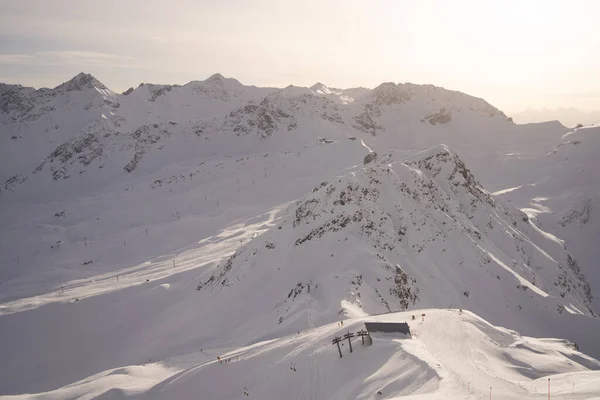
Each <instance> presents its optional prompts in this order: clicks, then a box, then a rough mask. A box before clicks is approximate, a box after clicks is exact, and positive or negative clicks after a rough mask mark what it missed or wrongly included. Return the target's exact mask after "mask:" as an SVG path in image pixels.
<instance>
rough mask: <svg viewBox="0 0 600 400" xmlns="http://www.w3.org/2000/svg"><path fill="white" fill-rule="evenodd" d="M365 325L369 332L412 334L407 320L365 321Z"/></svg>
mask: <svg viewBox="0 0 600 400" xmlns="http://www.w3.org/2000/svg"><path fill="white" fill-rule="evenodd" d="M365 327H366V328H367V331H369V333H373V332H384V333H403V334H405V335H410V328H409V327H408V324H407V323H406V322H365Z"/></svg>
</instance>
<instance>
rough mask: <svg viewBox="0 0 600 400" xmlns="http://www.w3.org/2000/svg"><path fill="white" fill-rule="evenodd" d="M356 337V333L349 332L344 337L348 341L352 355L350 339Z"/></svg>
mask: <svg viewBox="0 0 600 400" xmlns="http://www.w3.org/2000/svg"><path fill="white" fill-rule="evenodd" d="M352 337H354V333H352V332H350V331H348V333H346V334H345V335H344V339H348V345H349V346H350V353H352V342H351V341H350V338H352Z"/></svg>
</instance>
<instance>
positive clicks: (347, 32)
mask: <svg viewBox="0 0 600 400" xmlns="http://www.w3.org/2000/svg"><path fill="white" fill-rule="evenodd" d="M82 71H83V72H88V73H91V74H92V75H94V76H95V77H96V78H98V79H99V80H100V81H102V82H103V83H104V84H105V85H107V86H108V87H109V88H111V89H113V90H115V91H119V92H120V91H124V90H126V89H127V88H129V87H131V86H137V85H138V84H139V83H141V82H152V83H177V84H184V83H186V82H189V81H191V80H202V79H205V78H206V77H208V76H210V75H212V74H213V73H216V72H219V73H221V74H223V75H225V76H227V77H234V78H236V79H238V80H239V81H241V82H242V83H244V84H253V85H258V86H280V87H281V86H287V85H289V84H294V85H298V86H311V85H313V84H314V83H316V82H323V83H325V84H326V85H329V86H332V87H341V88H348V87H356V86H364V87H371V88H372V87H375V86H377V85H379V84H380V83H382V82H390V81H392V82H413V83H421V84H434V85H438V86H443V87H445V88H448V89H454V90H460V91H462V92H465V93H468V94H471V95H474V96H477V97H483V98H484V99H486V100H487V101H488V102H490V103H491V104H493V105H494V106H496V107H499V108H500V109H502V110H504V111H507V112H510V111H520V110H523V109H527V108H538V109H539V108H544V107H548V108H555V107H576V108H578V109H580V110H584V111H585V110H597V109H599V108H600V1H596V0H589V1H584V0H564V1H558V0H540V1H534V0H518V1H513V0H498V1H494V0H418V1H417V0H413V1H403V0H369V1H354V0H320V1H316V0H303V1H291V0H195V1H192V0H172V1H164V0H103V1H80V0H18V1H13V0H0V82H4V83H19V84H22V85H26V86H33V87H55V86H57V85H58V84H60V83H61V82H64V81H67V80H69V79H70V78H72V77H73V76H74V75H76V74H77V73H79V72H82Z"/></svg>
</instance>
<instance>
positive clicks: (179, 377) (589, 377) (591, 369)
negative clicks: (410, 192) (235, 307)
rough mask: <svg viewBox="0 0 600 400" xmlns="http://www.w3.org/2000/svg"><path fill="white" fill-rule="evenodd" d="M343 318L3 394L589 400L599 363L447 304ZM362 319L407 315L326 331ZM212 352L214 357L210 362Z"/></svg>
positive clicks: (599, 383) (597, 387)
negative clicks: (394, 329)
mask: <svg viewBox="0 0 600 400" xmlns="http://www.w3.org/2000/svg"><path fill="white" fill-rule="evenodd" d="M421 311H423V312H425V313H426V318H425V321H424V322H421V321H418V322H417V321H410V315H411V313H409V312H405V313H394V314H386V315H381V316H378V317H363V318H356V319H351V320H346V321H345V324H344V326H343V327H340V326H339V324H330V325H325V326H322V327H319V328H315V329H311V330H307V331H302V332H299V333H297V334H293V335H290V336H287V337H282V338H279V339H275V340H271V341H266V342H260V343H256V344H253V345H250V346H245V347H242V348H237V349H233V350H230V351H227V352H222V351H221V350H222V349H212V348H211V349H202V350H201V351H200V350H198V349H196V351H195V352H190V353H188V354H187V355H186V356H184V357H179V358H174V359H169V360H164V361H159V362H150V363H147V364H144V365H139V366H128V367H124V368H118V369H112V370H107V371H105V372H102V373H99V374H95V375H93V376H90V377H88V378H86V379H84V380H81V381H78V382H74V383H73V384H71V385H68V386H65V387H62V388H60V389H56V390H53V391H49V392H44V393H39V394H32V395H21V396H6V397H4V398H7V399H42V398H43V399H74V398H111V399H120V398H139V399H142V398H164V399H167V398H169V399H173V398H177V399H192V398H193V399H197V398H205V399H238V398H239V399H241V398H246V397H253V398H261V399H281V398H289V399H308V398H310V399H349V398H352V399H378V398H382V399H393V398H408V399H411V398H419V399H436V398H446V399H455V398H456V399H458V398H469V399H482V398H488V397H487V396H488V394H489V390H490V388H491V390H492V393H493V396H494V398H504V399H530V398H531V399H533V398H539V396H540V395H542V394H544V395H545V393H546V391H547V379H551V393H552V397H553V398H558V399H592V398H597V395H598V394H599V393H600V375H599V374H600V371H599V369H600V362H598V361H597V360H594V359H592V358H590V357H587V356H585V355H583V354H581V353H579V352H577V351H575V350H574V349H573V348H572V346H571V344H569V343H568V342H566V341H561V340H556V339H534V338H531V337H524V336H521V335H519V334H518V333H517V332H514V331H510V330H507V329H504V328H499V327H495V326H493V325H491V324H489V323H488V322H487V321H485V320H483V319H481V318H479V317H478V316H476V315H475V314H472V313H470V312H467V311H464V312H462V313H458V312H457V310H431V309H428V310H416V311H415V312H417V313H421ZM365 321H385V322H395V321H408V322H409V324H410V328H411V333H412V338H411V337H406V336H403V335H394V334H377V333H376V334H373V335H372V344H371V345H368V346H364V345H362V344H361V339H359V338H354V339H352V347H353V351H352V353H350V352H349V348H348V343H347V342H346V341H344V342H342V343H343V346H342V354H343V357H342V358H339V356H338V351H337V349H336V348H335V346H332V343H331V340H332V338H333V337H335V336H338V335H343V334H344V333H345V332H347V331H351V332H356V331H358V330H360V329H364V322H365ZM216 355H220V357H221V358H222V362H218V361H217V360H216Z"/></svg>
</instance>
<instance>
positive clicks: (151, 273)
mask: <svg viewBox="0 0 600 400" xmlns="http://www.w3.org/2000/svg"><path fill="white" fill-rule="evenodd" d="M0 107H1V108H0V132H1V133H2V136H1V137H0V141H1V143H0V149H1V150H0V167H1V168H0V182H2V184H1V185H0V226H1V228H0V255H1V257H0V301H2V302H3V303H2V304H0V325H1V326H0V343H1V346H2V350H3V351H2V353H3V360H6V361H5V362H4V363H3V365H2V369H1V370H0V376H2V378H1V380H0V387H3V388H8V389H5V390H4V391H3V392H5V393H15V394H16V393H24V392H31V393H33V392H35V393H38V392H47V391H51V390H54V389H58V388H63V389H65V388H64V387H65V386H66V385H69V384H71V383H73V382H76V381H80V380H82V379H86V378H88V377H89V379H86V380H85V382H79V383H78V384H77V385H76V387H77V388H78V389H76V390H75V391H74V392H71V391H70V390H72V389H69V388H67V389H66V390H67V391H68V393H70V394H68V395H67V394H65V393H67V392H65V391H62V390H63V389H61V391H59V392H54V393H51V394H40V396H50V398H65V397H67V398H68V397H69V396H75V394H73V393H87V394H89V393H96V392H94V390H96V389H93V388H107V387H108V388H110V387H114V388H117V387H120V386H119V385H116V386H111V385H113V384H112V383H109V384H105V383H106V382H112V378H110V376H113V375H119V374H121V372H119V371H120V370H118V369H117V370H115V368H119V367H125V366H130V367H127V368H128V369H127V371H130V372H126V373H124V376H125V379H126V380H127V381H128V382H133V381H135V382H136V383H135V384H133V386H135V387H138V388H139V387H145V388H146V389H148V388H150V387H151V386H153V385H154V384H156V383H158V382H160V381H162V380H164V379H166V378H168V377H169V376H171V375H172V373H174V371H175V372H177V373H182V374H189V373H191V372H190V371H187V372H184V371H186V370H187V369H188V368H193V367H196V366H199V365H204V363H205V362H207V361H208V359H207V358H206V357H207V356H206V354H204V353H203V352H202V351H201V352H200V353H198V350H199V349H212V351H217V352H219V354H223V352H226V351H229V350H233V349H236V348H239V347H242V346H246V345H248V344H253V343H256V342H257V341H260V340H262V339H275V338H279V337H280V336H281V335H286V334H290V333H294V332H297V331H299V330H306V329H310V328H314V329H315V330H314V331H312V332H313V333H314V335H315V336H312V337H313V338H315V340H316V342H319V343H320V342H321V341H325V340H330V338H329V337H327V338H325V337H324V336H323V335H322V333H323V332H326V333H327V334H329V332H330V331H329V330H328V329H329V328H327V329H325V328H322V329H321V328H319V326H321V325H323V324H328V323H330V322H331V321H337V320H339V319H342V318H347V317H360V318H363V316H364V315H365V314H373V313H382V312H383V313H387V312H389V311H398V310H405V309H406V310H408V312H409V313H410V312H411V310H415V309H417V308H429V307H436V308H440V307H442V308H443V307H454V308H463V309H469V310H472V311H474V312H475V313H477V314H478V315H480V316H481V317H483V318H485V319H487V320H489V321H490V322H492V323H494V324H498V325H503V326H507V327H510V328H514V329H518V330H519V331H521V333H523V334H526V335H534V336H538V337H548V336H554V337H559V338H566V339H569V340H572V341H575V342H577V344H578V345H579V346H580V348H581V349H582V350H583V351H585V352H587V353H589V354H590V355H592V356H596V357H598V356H600V348H598V346H597V341H595V339H594V337H593V336H590V335H589V333H590V332H595V331H597V330H598V329H599V323H598V321H599V320H598V319H597V318H596V317H595V311H594V309H595V310H598V304H600V303H598V302H597V299H594V298H593V297H594V294H595V293H596V292H597V291H598V289H597V287H598V285H600V273H598V270H597V268H595V267H596V264H595V259H596V258H597V256H598V252H597V250H596V247H597V246H595V245H594V244H595V243H596V241H597V239H596V238H599V237H600V236H599V235H598V232H600V231H599V230H598V226H599V225H598V220H597V218H594V215H595V214H594V210H595V209H596V208H597V207H596V203H597V198H596V197H597V190H598V184H597V179H596V175H597V174H596V173H595V170H596V169H594V168H593V166H594V165H595V163H596V162H595V158H594V154H595V150H594V149H595V148H596V142H597V140H596V139H597V138H598V135H597V130H595V129H578V130H576V131H575V132H572V133H571V131H570V130H569V129H567V128H565V127H564V126H562V125H561V124H560V123H557V122H550V123H541V124H528V125H517V124H514V123H513V122H512V121H511V120H510V119H509V118H507V117H506V116H505V115H504V114H503V113H502V112H501V111H500V110H498V109H496V108H495V107H493V106H492V105H490V104H489V103H487V102H486V101H485V100H483V99H479V98H475V97H472V96H469V95H466V94H464V93H460V92H456V91H451V90H447V89H444V88H440V87H435V86H432V85H414V84H409V83H399V84H395V83H383V84H381V85H380V86H378V87H377V88H375V89H373V90H371V89H365V88H352V89H335V88H330V87H327V86H326V85H324V84H321V83H318V84H316V85H313V86H312V87H310V88H304V87H297V86H288V87H285V88H281V89H279V88H259V87H254V86H246V85H243V84H242V83H240V82H238V81H237V80H235V79H231V78H225V77H223V76H221V75H220V74H215V75H213V76H211V77H209V78H208V79H206V80H204V81H193V82H190V83H188V84H185V85H156V84H149V83H144V84H142V85H140V86H139V87H137V88H135V89H133V88H132V89H130V90H127V91H126V92H125V93H123V94H118V93H115V92H112V91H111V90H110V89H108V88H106V87H105V86H104V85H103V84H102V83H101V82H99V81H98V80H97V79H96V78H94V77H92V76H91V75H87V74H80V75H78V76H76V77H75V78H73V79H72V80H71V81H68V82H66V83H64V84H62V85H59V86H58V87H56V88H54V89H39V90H36V89H32V88H24V87H21V86H18V85H4V84H1V85H0ZM440 143H446V144H447V145H448V146H440ZM582 143H585V145H582ZM428 148H429V150H427V151H423V150H424V149H428ZM392 149H402V150H392ZM450 149H452V150H450ZM375 153H377V154H379V156H376V155H375ZM467 166H468V168H467ZM471 171H473V173H471ZM475 176H476V177H477V179H478V180H479V182H478V181H477V180H475V178H474V177H475ZM321 182H323V183H322V184H320V183H321ZM484 188H485V189H484ZM313 190H314V191H313ZM307 193H308V194H307ZM492 193H494V194H492ZM261 234H262V235H261ZM194 289H198V290H194ZM124 305H125V306H124ZM223 310H228V311H227V312H228V314H226V313H224V312H223ZM473 318H477V317H473ZM133 319H134V320H135V322H136V323H135V324H134V325H135V326H134V327H131V321H132V320H133ZM56 321H60V323H59V324H57V323H56ZM357 323H358V322H357ZM8 326H10V327H11V329H4V327H8ZM72 327H77V328H76V329H73V328H72ZM320 329H321V330H320ZM48 332H50V333H48ZM319 332H321V333H319ZM486 332H487V331H486ZM485 334H486V335H487V333H485ZM311 335H312V333H311ZM317 338H318V339H317ZM278 340H279V341H280V342H279V343H284V342H285V343H287V342H286V340H287V339H278ZM90 341H91V342H94V343H97V346H94V347H93V348H91V347H90V346H89V343H90ZM67 342H68V343H69V347H68V351H65V346H64V343H67ZM316 342H315V343H316ZM297 344H298V343H295V344H292V345H291V346H292V347H293V346H296V345H297ZM529 345H531V343H529V344H527V346H529ZM261 346H262V345H261ZM285 346H287V344H285V345H284V346H283V347H282V348H286V349H287V347H285ZM536 346H537V345H536ZM540 346H542V347H544V346H545V345H540ZM557 346H558V347H555V346H553V345H552V346H550V347H544V350H543V351H547V352H548V353H551V352H556V351H559V350H560V351H561V352H562V354H563V355H564V354H565V349H563V348H561V349H559V347H561V346H562V345H557ZM320 348H321V347H320V345H319V346H317V347H315V348H314V351H320V350H318V349H320ZM212 351H209V353H210V354H212ZM269 351H270V350H269ZM277 351H278V350H277ZM277 351H276V352H275V353H272V354H279V353H278V352H277ZM286 351H287V350H286ZM194 352H195V353H197V356H198V357H196V356H194V357H193V359H188V360H186V359H185V357H183V355H184V354H188V353H194ZM567 353H568V352H567ZM81 354H85V355H86V357H84V358H82V357H80V356H79V355H81ZM215 354H217V353H215ZM553 354H556V353H553ZM570 354H571V353H569V357H571V359H572V360H579V361H581V360H582V358H577V357H580V356H571V355H570ZM180 356H181V357H183V359H182V358H179V357H180ZM405 356H406V355H398V357H405ZM435 356H437V355H434V357H435ZM511 356H512V355H511ZM269 357H271V356H270V355H269V356H268V357H267V358H268V359H269V360H271V358H269ZM426 357H429V356H426ZM501 357H505V356H504V354H502V355H501ZM557 357H559V358H560V357H562V356H558V355H557ZM267 358H265V359H261V360H259V361H257V360H258V359H254V360H255V361H256V362H257V363H258V364H255V361H252V362H251V363H250V364H245V365H252V368H254V369H256V367H257V366H259V365H263V364H261V363H263V362H267V361H268V360H267ZM542 358H543V357H542ZM551 358H552V360H557V359H556V358H555V357H554V356H552V357H549V358H548V359H547V360H546V359H545V358H544V360H546V361H540V362H542V363H545V362H553V361H550V359H551ZM148 359H150V360H152V362H148V361H146V360H148ZM210 359H211V360H212V359H213V357H210ZM156 360H163V361H165V362H168V363H172V365H176V367H174V369H173V370H168V371H167V370H166V369H163V367H164V365H160V366H159V365H154V361H156ZM265 360H267V361H265ZM306 360H310V359H309V358H307V359H306ZM579 361H577V362H579ZM268 362H270V361H268ZM302 362H304V361H302ZM307 362H312V361H307ZM527 362H529V361H527ZM559 362H567V361H566V360H565V359H564V358H560V361H559ZM57 363H59V364H61V365H64V367H62V368H60V369H57V368H56V364H57ZM511 363H512V361H511ZM139 364H146V366H145V367H143V368H142V367H140V368H142V369H143V370H145V371H147V372H149V373H150V375H147V374H146V372H144V371H142V369H139V368H138V367H135V365H139ZM207 365H208V364H207ZM210 365H212V364H210ZM373 365H374V366H377V365H379V366H380V367H381V368H388V367H390V366H389V365H388V367H384V365H387V364H386V363H382V361H381V360H379V359H377V360H375V361H373ZM394 365H396V364H394ZM515 365H517V367H522V364H521V363H520V361H519V362H516V363H515ZM581 365H587V366H588V367H589V366H590V365H593V363H592V364H589V363H587V362H584V363H583V364H581ZM145 368H149V369H148V370H146V369H145ZM210 368H212V366H211V367H210ZM578 368H579V367H577V368H575V369H576V370H582V369H578ZM582 368H583V367H582ZM586 368H587V367H586ZM532 369H533V370H534V371H535V373H534V374H538V375H539V376H542V375H543V374H542V375H540V371H541V370H544V368H542V367H540V366H539V365H538V364H536V366H533V367H532ZM201 370H202V371H204V370H205V369H204V367H202V368H201ZM102 371H107V372H106V373H104V372H102ZM110 371H112V372H110ZM115 371H117V372H115ZM240 371H241V372H240V374H241V375H240V376H249V375H248V374H250V373H249V372H248V369H247V368H246V367H245V366H244V367H243V368H242V369H241V370H240ZM424 371H425V370H424ZM545 371H551V372H553V373H556V372H561V371H562V372H568V371H575V370H570V369H569V370H568V371H567V369H561V368H558V369H545ZM155 372H156V375H154V373H155ZM138 373H139V374H141V375H139V374H138ZM212 373H213V372H210V373H209V374H208V375H203V374H204V372H202V374H201V375H202V376H201V377H199V378H198V379H199V380H198V382H204V379H210V377H211V376H213V375H211V374H212ZM423 373H426V372H423ZM94 374H99V375H97V376H92V375H94ZM138 375H139V376H140V377H142V378H141V380H138V379H137V378H135V377H134V376H138ZM107 376H109V378H106V377H107ZM252 376H254V375H252ZM144 377H146V378H148V379H146V378H144ZM158 377H160V379H159V378H158ZM207 377H208V378H207ZM258 378H260V377H258V376H256V379H258ZM513 378H514V377H513ZM236 379H237V378H236ZM252 379H254V378H252ZM336 379H337V378H336ZM511 379H512V378H511ZM142 381H144V382H146V383H145V384H143V383H140V382H142ZM362 381H364V379H363V380H362ZM362 381H361V382H362ZM100 382H104V383H100ZM152 382H154V383H152ZM138 385H141V386H138ZM144 385H146V386H144ZM148 385H149V386H148ZM400 386H402V385H399V386H398V388H400ZM426 386H427V385H426ZM434 386H435V385H434ZM173 387H174V388H176V387H177V385H175V386H173ZM267 387H269V388H271V389H273V388H274V387H271V386H264V388H267ZM369 387H370V386H369ZM193 388H196V386H194V387H193ZM130 389H131V390H130ZM130 389H123V391H122V392H121V391H120V390H121V389H118V390H117V391H116V392H115V395H116V396H117V397H118V396H121V397H123V396H125V397H126V396H130V395H134V394H135V393H138V392H139V391H136V390H137V389H132V388H130ZM146 389H144V390H146ZM78 390H81V392H78ZM152 390H153V391H151V392H149V395H154V396H155V397H159V398H164V396H166V394H163V392H161V389H160V388H157V387H155V388H154V389H152ZM173 390H174V392H172V393H171V394H170V395H172V396H175V397H177V396H179V395H181V397H186V396H187V394H185V393H189V392H188V389H187V388H186V389H181V390H182V391H180V389H173ZM261 390H263V389H261ZM264 390H267V389H264ZM332 390H334V389H333V388H329V389H327V390H326V391H324V392H322V393H321V392H319V393H321V394H316V395H314V396H315V397H316V398H335V396H338V395H339V396H341V397H340V398H343V395H342V394H341V392H340V393H337V394H335V393H334V392H332ZM336 390H337V389H336ZM369 390H370V389H369ZM398 390H400V391H397V392H395V391H391V392H390V393H391V394H390V396H391V395H392V394H393V393H396V394H398V395H399V394H400V393H401V390H404V389H401V388H400V389H398ZM101 392H102V390H101ZM409 392H410V393H412V392H411V391H410V390H408V389H407V391H406V392H402V393H409ZM417 392H418V391H417ZM97 393H98V395H100V392H97ZM102 393H104V392H102ZM111 393H112V392H111ZM215 393H217V394H219V395H222V393H223V392H221V391H219V390H217V391H216V392H215ZM349 393H350V392H349ZM351 393H352V394H351V395H350V396H352V395H357V396H358V395H359V393H360V395H361V396H367V397H368V395H367V394H366V393H367V392H364V391H363V389H360V390H359V389H356V390H355V389H352V391H351ZM415 393H416V392H415ZM507 393H508V392H507ZM396 394H394V395H396ZM77 395H79V394H77ZM241 395H242V394H240V397H241ZM436 395H437V393H436V394H434V396H436ZM236 396H237V394H236ZM298 396H300V397H303V396H304V397H307V396H308V397H310V396H311V394H308V395H306V393H305V392H301V391H300V392H298ZM514 396H517V397H518V395H514ZM167 397H168V396H167ZM232 398H235V396H233V397H232ZM267 398H268V396H267ZM515 398H516V397H515Z"/></svg>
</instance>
